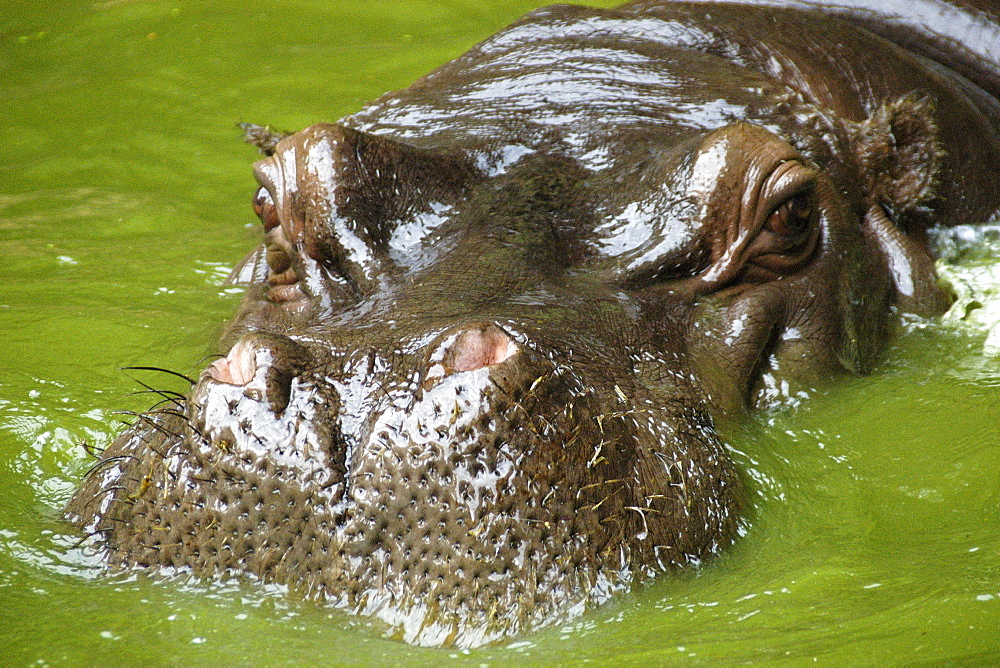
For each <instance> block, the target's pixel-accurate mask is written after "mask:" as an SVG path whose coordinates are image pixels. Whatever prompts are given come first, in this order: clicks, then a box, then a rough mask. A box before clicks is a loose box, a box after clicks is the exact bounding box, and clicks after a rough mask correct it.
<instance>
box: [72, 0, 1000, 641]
mask: <svg viewBox="0 0 1000 668" xmlns="http://www.w3.org/2000/svg"><path fill="white" fill-rule="evenodd" d="M796 4H801V3H796ZM876 4H877V3H876ZM884 4H885V3H883V5H884ZM967 4H968V3H967ZM963 11H965V10H963ZM976 16H977V17H979V18H978V19H977V20H980V21H981V22H982V25H983V26H986V27H987V28H988V27H989V26H991V25H994V24H992V23H990V22H989V21H990V20H992V19H990V17H989V16H988V15H983V16H985V18H983V16H980V15H979V14H976ZM848 18H850V16H848ZM863 22H864V25H867V26H868V27H874V29H878V26H879V25H880V24H878V21H877V20H876V19H873V18H871V17H870V16H867V15H866V16H865V18H864V21H863ZM883 27H884V26H883ZM894 31H895V32H894ZM885 32H886V34H888V35H890V36H891V37H893V38H894V39H899V41H900V42H901V43H904V44H906V45H907V47H908V49H910V51H908V50H904V49H902V48H899V47H897V46H894V45H893V44H891V43H889V42H887V41H885V40H884V39H882V38H880V37H877V36H875V35H874V34H873V33H872V32H868V31H867V30H866V29H864V28H862V27H859V26H858V25H854V24H851V23H848V22H846V21H841V20H838V19H834V18H831V17H829V16H826V15H822V14H820V13H819V12H817V11H814V10H809V11H797V10H790V9H780V8H779V9H775V8H756V7H748V6H737V5H714V4H702V5H699V4H687V3H670V2H666V3H664V2H660V3H636V4H630V5H626V6H624V7H622V8H620V9H617V10H599V9H592V8H581V7H570V6H560V7H554V8H549V9H542V10H538V11H536V12H534V13H532V14H530V15H529V16H527V17H525V18H524V19H522V20H520V21H519V22H517V23H515V24H514V25H512V26H511V27H509V28H507V29H505V30H503V31H501V32H500V33H498V34H497V35H495V36H493V37H491V38H490V39H488V40H486V41H485V42H483V43H482V44H480V45H478V46H477V47H474V48H473V49H472V50H470V51H469V52H468V53H467V54H465V55H464V56H462V57H460V58H458V59H457V60H455V61H453V62H451V63H448V64H447V65H444V66H443V67H442V68H440V69H439V70H437V71H435V72H434V73H432V74H430V75H429V76H427V77H426V78H424V79H421V80H420V81H418V82H416V83H415V84H414V85H413V86H411V87H410V88H407V89H405V90H402V91H399V92H395V93H390V94H388V95H386V96H384V97H382V98H380V99H379V100H377V101H375V102H374V103H372V104H370V105H369V106H367V107H365V108H364V109H362V110H361V111H359V112H358V113H357V114H355V115H353V116H350V117H347V118H345V119H343V120H342V121H341V122H340V123H338V124H323V125H316V126H312V127H310V128H307V129H305V130H303V131H301V132H299V133H297V134H294V135H291V136H288V137H286V138H283V139H281V138H280V137H275V136H273V135H270V134H269V133H268V132H267V131H266V130H260V129H257V130H255V134H254V142H255V143H257V144H258V145H259V146H261V147H262V148H263V149H264V150H265V151H266V152H267V153H268V157H266V158H265V159H263V160H261V161H260V162H258V163H257V165H256V166H255V168H254V171H255V174H256V177H257V181H258V182H259V184H260V189H259V190H258V191H257V193H256V195H255V197H254V202H253V207H254V210H255V211H256V213H257V215H258V216H259V217H260V219H261V221H262V223H263V229H264V243H263V244H262V246H261V247H260V248H259V249H258V250H257V251H255V252H253V253H251V255H250V256H249V257H248V258H247V259H246V260H245V261H244V263H243V264H242V265H241V266H240V267H239V268H238V269H237V270H236V272H234V280H236V281H239V282H242V283H245V284H247V285H248V291H247V297H246V299H245V301H244V303H243V305H242V307H241V310H240V312H239V314H238V315H237V317H236V318H235V320H234V322H233V323H232V325H231V327H230V329H229V331H228V333H227V335H226V336H225V337H224V339H223V350H224V352H225V353H226V355H225V356H224V357H221V358H220V359H218V360H216V361H214V362H212V363H211V364H210V365H209V366H208V367H207V368H206V369H205V371H204V372H203V373H202V374H201V377H200V378H199V379H198V382H197V383H196V384H195V385H194V387H193V388H192V390H191V393H190V395H189V396H188V397H170V398H169V401H167V402H166V403H164V404H162V405H160V406H159V407H158V408H155V409H153V410H151V411H150V412H149V413H148V414H147V415H145V416H143V417H142V418H141V419H140V420H139V421H137V422H136V424H135V425H134V426H133V427H132V428H131V429H129V430H128V431H126V432H125V433H124V434H122V435H121V436H120V437H119V438H118V439H117V440H116V441H115V443H114V444H113V445H112V446H111V447H109V448H108V450H107V451H106V452H105V453H104V455H103V458H102V460H101V461H100V462H99V463H98V464H97V465H96V466H95V467H94V468H93V469H92V471H91V472H90V473H89V474H88V476H87V477H86V479H85V480H84V482H83V484H82V485H81V487H80V489H79V490H78V491H77V493H76V494H75V496H74V497H73V499H72V500H71V502H70V504H69V506H68V509H67V513H68V516H69V517H70V518H71V519H72V520H73V521H74V522H76V523H77V524H78V525H79V526H81V527H82V528H83V529H84V530H85V531H86V532H88V533H89V534H91V535H92V536H93V540H94V541H95V543H96V544H97V545H98V546H99V547H100V548H101V549H103V550H105V553H106V556H107V560H108V562H109V563H110V564H112V565H114V566H116V567H175V568H189V569H191V570H192V571H193V572H194V573H196V574H198V575H206V576H211V575H217V574H223V573H249V574H253V575H256V576H259V577H260V578H262V579H263V580H265V581H274V582H280V583H284V584H287V585H288V586H289V587H290V588H291V589H292V590H294V591H298V592H301V594H303V595H305V596H309V597H316V598H322V599H326V600H329V601H331V602H333V603H334V604H336V605H340V606H343V607H345V608H347V609H350V610H355V611H358V612H361V613H364V614H371V615H376V616H378V617H380V618H381V619H383V620H385V621H386V622H387V623H389V624H390V625H391V626H392V628H393V629H394V633H395V634H396V635H397V636H398V637H401V638H403V639H405V640H407V641H409V642H416V643H422V644H457V645H460V646H473V645H478V644H482V643H484V642H489V641H492V640H496V639H500V638H504V637H506V636H509V635H512V634H515V633H518V632H521V631H524V630H526V629H530V628H538V627H540V626H542V625H544V624H546V623H551V622H552V621H554V620H557V619H562V618H566V617H567V616H571V615H575V614H578V613H579V612H580V611H581V610H583V609H584V608H585V607H586V606H588V605H592V604H597V603H600V602H601V601H603V600H606V599H607V598H608V597H609V596H610V595H612V594H613V593H614V592H616V591H621V590H623V589H626V588H627V587H629V586H630V585H631V584H632V583H633V582H636V581H640V580H642V579H644V578H647V577H651V576H654V575H656V574H657V573H660V572H662V571H668V570H671V569H674V568H676V567H680V566H685V565H689V564H697V563H700V562H701V561H702V560H704V559H705V558H707V557H709V556H711V555H712V554H715V553H716V552H718V551H719V550H720V549H722V548H724V547H725V546H726V545H728V544H730V543H731V542H732V541H733V540H734V539H735V538H736V537H737V535H738V534H739V533H740V532H741V526H742V525H741V522H743V521H745V520H744V519H742V518H743V514H742V513H744V511H745V503H744V498H745V490H744V485H743V482H742V481H741V479H740V476H739V474H738V472H737V471H736V470H735V469H734V466H733V464H732V462H731V461H730V459H729V457H728V456H727V452H726V449H725V448H724V447H723V446H722V445H721V443H720V439H719V437H718V435H717V433H716V429H715V426H714V425H715V424H716V422H717V421H718V420H719V419H720V418H722V419H729V418H730V417H739V416H740V415H743V414H744V413H746V412H747V410H748V409H752V408H753V407H755V406H758V405H760V404H766V403H768V402H771V401H774V400H775V399H776V398H777V396H778V395H779V394H780V390H781V388H782V387H787V386H786V385H785V383H786V382H787V383H792V384H793V385H796V384H797V385H798V386H803V387H808V386H809V385H810V384H811V383H814V382H817V381H820V380H822V379H825V378H828V377H831V376H836V375H838V374H844V373H848V372H854V373H865V372H867V371H868V370H869V369H871V368H872V366H873V364H875V363H876V362H877V360H878V356H879V352H880V350H881V349H882V347H883V345H884V343H885V340H886V338H887V336H888V331H889V330H890V325H891V322H892V319H893V318H894V317H895V314H896V313H898V312H900V311H907V312H912V313H917V314H920V315H933V314H935V313H938V312H940V311H941V310H942V309H943V308H945V307H946V306H947V304H948V297H947V295H945V294H943V293H942V292H941V291H940V290H939V289H938V287H937V285H936V281H935V276H934V272H933V260H932V258H931V256H930V253H929V251H928V249H927V245H926V235H925V230H926V228H927V227H928V226H929V225H934V224H944V225H947V224H952V223H958V222H963V223H967V222H977V221H985V220H987V219H988V218H989V217H990V216H991V215H992V214H993V213H994V211H995V210H996V209H997V207H998V205H1000V193H998V192H997V189H996V188H994V187H993V185H992V181H991V179H992V174H995V173H996V171H997V169H998V167H1000V142H998V141H997V139H996V137H997V136H998V133H997V129H998V128H1000V105H998V104H997V102H996V100H995V99H994V97H993V95H994V94H995V93H994V92H993V91H995V90H996V88H997V86H996V81H997V79H996V77H995V74H994V73H993V70H991V69H990V63H988V62H986V63H985V64H983V63H981V62H979V63H978V64H977V62H971V61H968V60H963V58H965V56H964V55H963V54H962V53H958V54H957V55H956V54H955V53H954V52H949V53H951V55H952V56H953V57H952V58H951V59H948V58H939V61H940V62H943V63H945V64H946V65H948V67H944V66H943V65H940V64H936V63H934V62H932V61H930V60H927V59H926V58H924V57H923V56H918V55H914V53H921V54H924V55H927V54H933V53H935V49H936V50H937V51H938V52H942V49H944V48H945V47H944V46H943V45H946V42H945V41H941V40H939V41H934V39H933V38H931V37H928V36H927V35H926V34H924V33H923V32H920V31H915V32H911V33H905V30H902V29H897V28H892V29H891V30H889V29H887V30H886V31H885ZM904 33H905V34H904ZM994 34H996V32H994ZM900 35H904V37H905V35H909V37H907V39H908V40H909V41H906V40H904V39H902V38H901V37H900ZM998 43H1000V40H998ZM945 55H947V54H945ZM963 67H964V68H965V69H963ZM949 68H954V69H955V70H960V71H963V73H965V74H966V75H967V76H969V77H971V79H972V80H971V81H970V80H967V79H963V78H960V77H959V76H958V75H957V74H955V73H954V72H953V71H952V69H949ZM977 68H978V69H977ZM277 139H281V140H280V141H276V140H277Z"/></svg>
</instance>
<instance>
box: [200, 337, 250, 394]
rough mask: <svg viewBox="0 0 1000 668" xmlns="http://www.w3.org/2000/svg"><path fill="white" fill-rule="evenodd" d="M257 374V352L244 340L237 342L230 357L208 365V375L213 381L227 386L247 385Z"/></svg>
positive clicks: (230, 352)
mask: <svg viewBox="0 0 1000 668" xmlns="http://www.w3.org/2000/svg"><path fill="white" fill-rule="evenodd" d="M256 373H257V355H256V350H255V349H254V347H253V346H252V345H250V344H248V343H246V342H245V341H242V340H240V341H237V342H236V345H234V346H233V347H232V349H231V350H230V351H229V354H228V355H226V356H225V357H223V358H222V359H217V360H215V361H214V362H212V363H211V364H209V365H208V375H209V376H211V377H212V380H214V381H217V382H219V383H226V384H227V385H246V384H248V383H249V382H250V381H251V380H253V378H254V375H255V374H256Z"/></svg>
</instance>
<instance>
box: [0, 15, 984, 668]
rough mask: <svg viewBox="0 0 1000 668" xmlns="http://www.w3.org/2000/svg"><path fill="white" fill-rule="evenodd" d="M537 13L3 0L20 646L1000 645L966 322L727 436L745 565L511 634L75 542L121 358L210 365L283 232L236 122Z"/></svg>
mask: <svg viewBox="0 0 1000 668" xmlns="http://www.w3.org/2000/svg"><path fill="white" fill-rule="evenodd" d="M608 4H610V3H608ZM531 6H532V2H530V0H478V1H473V0H467V1H461V0H451V1H446V0H440V1H438V2H431V1H423V2H421V1H415V0H407V1H403V0H398V1H389V0H364V1H354V0H350V1H348V0H336V1H334V0H322V1H320V0H301V1H298V2H291V1H289V2H284V3H278V2H269V1H262V0H253V1H252V2H250V1H247V0H229V1H227V2H141V1H128V0H118V1H111V2H94V1H93V0H86V1H83V0H78V1H73V2H68V1H65V0H49V1H47V2H38V1H37V0H0V260H2V265H0V337H2V338H0V342H2V347H0V490H2V491H0V663H2V664H14V665H17V664H29V663H36V662H38V663H53V664H61V663H71V664H79V663H128V664H151V663H153V664H156V663H180V664H190V663H200V664H205V663H213V664H218V663H228V664H232V663H265V664H273V663H341V662H343V663H426V664H433V663H441V662H446V661H448V660H450V659H455V660H458V661H465V662H469V663H475V664H480V663H497V664H513V663H524V662H540V663H552V662H558V661H563V662H571V663H577V662H582V661H585V660H589V661H595V662H598V663H634V664H649V663H681V664H683V663H689V662H690V663H706V664H720V663H721V664H735V663H743V662H751V663H756V662H766V661H771V660H776V659H777V660H786V661H788V662H791V663H796V664H798V663H811V662H812V661H813V659H818V661H819V663H821V664H843V663H849V664H871V663H897V664H898V663H913V662H935V663H937V662H942V661H945V660H951V661H955V662H959V663H995V662H997V661H1000V456H998V455H1000V358H997V357H992V358H991V357H987V356H984V354H983V353H982V343H983V340H984V338H985V336H986V334H985V331H984V330H982V328H976V327H971V326H966V325H956V324H941V325H938V324H935V325H930V326H926V325H918V326H915V327H913V328H911V331H910V332H909V333H908V334H906V335H905V336H904V337H902V338H901V339H900V340H899V342H898V343H897V344H896V345H895V346H894V347H893V349H892V350H891V351H890V352H889V359H888V360H887V362H886V364H885V365H884V366H883V367H882V369H881V370H880V371H879V372H878V373H876V374H875V375H873V376H872V377H870V378H861V379H852V380H847V381H845V382H844V383H842V384H840V385H838V386H837V387H836V388H834V389H832V390H830V391H827V392H825V393H819V394H818V396H814V397H813V398H811V399H810V400H809V401H808V402H806V403H805V404H804V405H803V406H802V407H799V408H797V409H796V408H788V409H785V410H783V411H779V412H775V413H773V414H771V415H765V416H763V417H762V418H761V419H760V420H759V421H757V422H754V423H753V424H751V425H748V426H747V427H745V428H743V429H741V430H739V432H738V433H732V434H729V440H730V441H731V442H732V444H733V446H734V447H735V448H736V449H737V450H738V451H739V453H741V454H738V455H737V457H738V459H739V461H740V463H741V465H742V466H743V467H744V468H745V469H746V470H747V472H748V476H749V477H750V478H751V479H752V481H753V485H754V488H755V492H756V498H757V504H756V506H757V507H756V513H755V517H754V520H753V526H752V529H751V531H750V533H749V535H747V536H746V537H745V538H744V539H743V540H742V541H741V542H740V543H739V544H738V545H737V546H736V547H735V548H734V549H732V550H730V551H729V552H727V553H726V554H725V555H724V556H723V557H722V558H720V559H719V560H717V561H716V562H714V563H713V564H711V565H708V566H707V567H705V568H704V569H703V570H701V571H700V572H698V573H694V572H689V573H684V574H681V575H680V576H678V577H667V578H662V579H661V580H660V581H658V582H656V583H655V584H654V585H653V586H649V587H646V588H644V589H642V590H640V591H636V592H633V593H632V594H630V595H628V596H623V597H621V598H619V599H617V600H615V601H614V602H612V603H611V604H610V605H607V606H605V607H603V608H600V609H598V610H596V611H594V612H592V613H590V614H588V615H586V616H585V617H583V618H581V619H579V620H577V621H576V622H575V623H573V624H570V625H568V626H565V627H557V628H552V629H549V630H547V631H544V632H541V633H537V634H533V635H528V636H525V637H523V638H519V639H517V640H516V641H513V642H512V643H508V644H507V645H504V646H500V647H489V648H484V649H480V650H474V651H471V652H468V653H463V652H456V651H454V650H429V649H420V648H412V647H408V646H405V645H401V644H398V643H395V642H391V641H387V640H384V639H382V638H381V636H380V634H379V630H378V629H377V628H373V627H372V626H371V625H369V623H368V622H367V621H366V620H364V619H360V618H356V617H351V616H348V615H345V614H342V613H340V612H337V611H331V610H328V609H324V608H322V607H321V606H317V605H313V604H310V603H303V602H301V601H297V600H295V599H291V598H289V597H286V596H284V595H282V593H281V592H280V591H271V590H265V589H262V588H260V587H258V586H255V585H253V584H249V583H240V582H231V583H199V582H189V581H186V580H178V579H173V580H167V581H162V580H161V581H156V580H150V579H148V578H146V577H144V576H141V575H133V576H129V577H116V578H109V577H107V576H101V575H100V572H99V568H98V567H97V566H96V565H95V564H94V563H93V561H92V560H90V559H88V558H87V556H86V555H85V554H83V553H81V552H80V551H79V550H76V549H73V544H74V542H75V541H76V536H75V535H73V534H71V533H68V530H67V528H66V527H65V526H64V525H63V524H62V523H61V522H60V521H59V519H58V515H59V512H58V511H59V508H60V507H61V505H62V504H63V503H64V502H65V500H66V499H67V498H68V496H69V494H70V492H71V490H72V488H73V486H74V484H75V481H76V480H78V479H79V477H80V476H81V475H82V474H83V472H84V471H85V470H86V469H87V467H88V466H89V463H88V458H87V457H86V455H85V454H84V452H83V450H82V448H81V447H80V443H81V442H84V441H85V442H87V443H90V444H93V445H97V446H103V445H106V444H107V443H108V441H109V439H111V437H112V436H113V434H114V433H115V431H116V430H117V428H118V427H117V426H116V425H117V420H118V419H119V416H117V415H116V414H115V411H116V410H120V409H128V410H139V409H142V408H144V407H145V406H146V405H148V404H149V403H150V399H149V398H148V397H146V396H142V395H131V394H130V393H131V392H132V391H133V390H135V389H136V388H137V386H136V384H135V383H134V382H133V381H132V380H131V379H130V378H129V375H128V374H127V373H125V372H122V371H120V370H119V367H122V366H129V365H148V364H155V365H159V366H165V367H169V368H172V369H176V370H179V371H183V372H188V373H195V372H197V370H198V369H199V365H200V364H201V363H200V362H199V360H201V359H202V358H203V357H204V356H205V355H206V354H208V353H210V352H212V350H213V337H214V335H215V332H216V331H217V329H218V327H219V326H220V324H221V323H222V322H223V321H224V320H225V319H226V318H227V317H228V316H229V315H230V314H231V313H232V312H233V310H234V308H235V306H236V304H237V303H238V299H239V295H238V294H237V293H234V291H232V290H227V289H226V288H224V287H222V286H221V279H222V277H223V276H224V275H225V273H226V271H227V270H228V268H229V267H231V266H232V265H233V263H235V262H236V261H237V260H238V259H239V258H240V257H241V256H242V255H243V253H245V252H246V251H247V250H248V249H249V248H251V247H252V246H253V245H254V243H255V241H256V238H257V233H258V232H257V225H255V219H254V218H253V216H252V214H251V213H250V208H249V199H250V195H251V193H252V192H253V190H254V187H253V184H252V179H251V176H250V172H249V166H250V164H251V162H252V161H253V160H254V159H255V154H254V152H253V151H252V150H251V149H250V148H248V147H245V146H243V145H241V144H240V143H239V141H238V139H237V133H236V131H235V129H234V123H236V122H238V121H244V120H247V121H259V122H269V123H271V124H273V125H275V126H277V127H279V128H289V129H295V128H300V127H303V126H305V125H308V124H310V123H313V122H316V121H329V120H335V119H336V118H338V117H339V116H341V115H343V114H346V113H349V112H351V111H353V110H355V109H357V108H358V107H359V106H360V105H362V104H363V103H364V102H365V101H366V100H370V99H372V98H374V97H375V96H377V95H378V94H379V93H381V92H382V91H384V90H388V89H391V88H396V87H400V86H403V85H405V84H407V83H408V82H409V81H411V80H413V79H414V78H416V77H417V76H419V75H420V74H422V73H425V72H426V71H428V70H430V69H431V68H432V67H434V66H436V65H438V64H440V63H441V62H444V61H445V60H447V59H448V58H450V57H453V56H455V55H457V54H458V53H460V52H462V51H463V50H464V49H465V48H467V47H468V46H470V45H471V44H472V43H474V42H475V41H477V40H478V39H480V38H482V37H484V36H486V35H488V34H489V33H491V32H493V31H495V30H496V29H498V28H500V27H501V26H503V25H504V24H506V23H507V22H509V21H510V20H512V19H513V18H515V17H516V16H517V15H519V14H520V13H522V12H523V11H525V10H527V9H529V8H531ZM990 262H992V263H993V264H992V265H991V264H990ZM981 264H982V263H981ZM985 265H986V266H987V267H989V266H993V267H997V266H998V265H1000V263H997V261H996V260H991V261H988V262H985ZM994 273H995V274H997V275H1000V271H997V272H994ZM976 280H980V279H976ZM998 284H1000V281H998ZM132 373H134V374H135V375H136V377H139V378H140V379H142V380H146V381H152V380H155V382H156V383H157V384H158V385H167V386H173V387H176V388H177V389H181V388H180V386H179V385H172V381H170V380H168V379H159V378H153V377H151V376H150V375H149V374H146V375H143V374H142V372H132Z"/></svg>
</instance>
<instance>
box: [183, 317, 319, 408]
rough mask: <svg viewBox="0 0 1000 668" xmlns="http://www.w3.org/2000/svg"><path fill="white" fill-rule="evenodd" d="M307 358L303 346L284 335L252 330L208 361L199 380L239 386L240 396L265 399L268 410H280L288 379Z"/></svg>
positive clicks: (285, 399)
mask: <svg viewBox="0 0 1000 668" xmlns="http://www.w3.org/2000/svg"><path fill="white" fill-rule="evenodd" d="M308 358H309V354H308V352H307V351H306V349H305V348H304V347H303V346H302V345H300V344H298V343H296V342H295V341H293V340H292V339H290V338H288V337H286V336H281V335H278V334H269V333H265V332H254V333H252V334H249V335H247V336H244V337H243V338H241V339H240V340H239V341H237V342H236V344H235V345H234V346H233V347H232V349H230V351H229V354H228V355H226V356H225V357H223V358H221V359H217V360H215V361H214V362H212V363H211V364H210V365H209V366H208V368H206V369H205V372H204V373H203V375H202V380H205V379H206V378H209V379H211V380H213V381H215V382H217V383H223V384H226V385H236V386H239V387H243V388H244V391H243V396H245V397H246V398H248V399H251V400H253V401H258V402H264V401H266V402H267V403H268V405H269V407H270V409H271V411H272V412H274V413H280V412H282V411H283V410H284V409H285V408H286V407H287V406H288V402H289V399H290V396H291V389H292V381H293V380H294V379H295V377H296V376H297V375H298V374H299V372H300V371H301V370H302V369H303V368H305V366H306V365H307V363H308Z"/></svg>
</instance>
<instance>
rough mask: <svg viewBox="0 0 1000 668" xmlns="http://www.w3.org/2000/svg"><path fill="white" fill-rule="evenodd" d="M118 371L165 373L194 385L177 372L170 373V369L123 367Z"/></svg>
mask: <svg viewBox="0 0 1000 668" xmlns="http://www.w3.org/2000/svg"><path fill="white" fill-rule="evenodd" d="M119 369H120V370H122V371H159V372H160V373H166V374H170V375H171V376H177V377H178V378H182V379H184V380H186V381H187V382H189V383H191V384H192V385H194V381H193V380H191V379H190V378H189V377H187V376H185V375H184V374H182V373H180V372H178V371H171V370H170V369H162V368H160V367H158V366H123V367H119Z"/></svg>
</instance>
